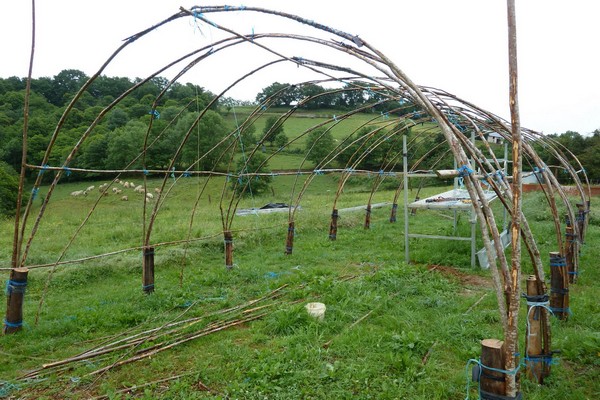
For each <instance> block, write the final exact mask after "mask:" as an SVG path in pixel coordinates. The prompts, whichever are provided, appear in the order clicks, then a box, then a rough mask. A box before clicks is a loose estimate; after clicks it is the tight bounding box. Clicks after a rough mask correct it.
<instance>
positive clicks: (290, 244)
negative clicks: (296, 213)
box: [285, 221, 295, 255]
mask: <svg viewBox="0 0 600 400" xmlns="http://www.w3.org/2000/svg"><path fill="white" fill-rule="evenodd" d="M294 232H295V227H294V221H292V222H290V223H289V224H288V231H287V238H286V241H285V254H288V255H289V254H292V250H293V249H294Z"/></svg>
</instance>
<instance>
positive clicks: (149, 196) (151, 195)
mask: <svg viewBox="0 0 600 400" xmlns="http://www.w3.org/2000/svg"><path fill="white" fill-rule="evenodd" d="M146 197H147V198H148V199H153V198H154V195H153V194H152V193H146Z"/></svg>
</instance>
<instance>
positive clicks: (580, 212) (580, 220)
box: [576, 203, 586, 243]
mask: <svg viewBox="0 0 600 400" xmlns="http://www.w3.org/2000/svg"><path fill="white" fill-rule="evenodd" d="M576 206H577V230H578V231H579V243H583V240H584V239H585V232H584V229H585V228H584V227H585V214H586V212H585V207H584V205H583V204H581V203H577V204H576Z"/></svg>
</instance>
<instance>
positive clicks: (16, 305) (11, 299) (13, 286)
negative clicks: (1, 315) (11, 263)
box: [4, 268, 29, 335]
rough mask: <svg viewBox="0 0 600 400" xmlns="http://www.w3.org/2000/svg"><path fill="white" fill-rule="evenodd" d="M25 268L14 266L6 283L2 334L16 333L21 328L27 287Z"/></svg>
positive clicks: (26, 271)
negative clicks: (4, 316)
mask: <svg viewBox="0 0 600 400" xmlns="http://www.w3.org/2000/svg"><path fill="white" fill-rule="evenodd" d="M28 273H29V270H28V269H27V268H14V269H13V270H12V271H11V272H10V278H9V280H8V283H7V285H6V296H7V299H6V318H5V319H4V334H5V335H8V334H11V333H16V332H18V331H20V330H21V329H22V328H23V302H24V300H25V289H26V288H27V274H28Z"/></svg>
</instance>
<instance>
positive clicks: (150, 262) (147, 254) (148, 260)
mask: <svg viewBox="0 0 600 400" xmlns="http://www.w3.org/2000/svg"><path fill="white" fill-rule="evenodd" d="M142 290H143V291H144V293H147V294H150V293H153V292H154V247H144V259H143V265H142Z"/></svg>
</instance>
